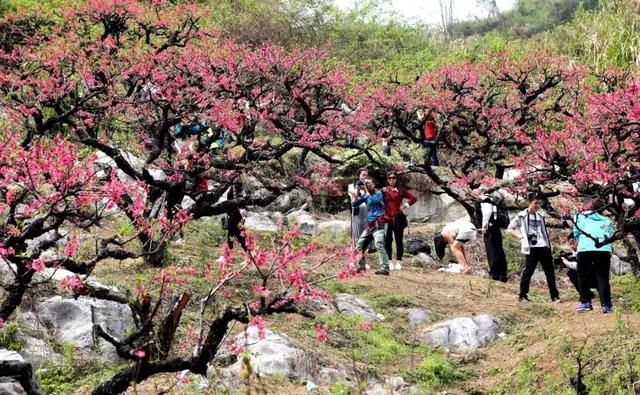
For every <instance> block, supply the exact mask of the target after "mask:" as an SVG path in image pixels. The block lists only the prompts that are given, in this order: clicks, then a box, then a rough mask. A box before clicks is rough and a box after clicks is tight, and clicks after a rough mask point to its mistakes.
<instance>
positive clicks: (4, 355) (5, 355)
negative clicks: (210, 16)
mask: <svg viewBox="0 0 640 395" xmlns="http://www.w3.org/2000/svg"><path fill="white" fill-rule="evenodd" d="M0 361H17V362H24V358H22V355H20V354H18V353H17V352H15V351H11V350H7V349H6V348H1V349H0Z"/></svg>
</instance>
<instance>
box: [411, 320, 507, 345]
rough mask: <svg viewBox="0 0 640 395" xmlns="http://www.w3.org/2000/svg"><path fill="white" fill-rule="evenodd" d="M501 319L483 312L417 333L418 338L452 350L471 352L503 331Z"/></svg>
mask: <svg viewBox="0 0 640 395" xmlns="http://www.w3.org/2000/svg"><path fill="white" fill-rule="evenodd" d="M501 327H502V323H501V322H500V320H498V319H496V318H494V317H491V316H489V315H486V314H483V315H479V316H476V317H473V318H469V317H459V318H454V319H451V320H447V321H443V322H440V323H437V324H435V325H433V326H431V327H429V328H427V329H426V330H425V331H423V332H421V333H419V334H418V335H416V340H418V341H420V342H424V343H427V344H430V345H432V346H442V347H445V348H447V349H450V350H454V351H461V352H470V351H474V350H476V349H478V348H480V347H483V346H484V345H486V344H487V342H489V341H490V340H492V339H494V338H496V337H497V336H498V333H499V332H500V331H501Z"/></svg>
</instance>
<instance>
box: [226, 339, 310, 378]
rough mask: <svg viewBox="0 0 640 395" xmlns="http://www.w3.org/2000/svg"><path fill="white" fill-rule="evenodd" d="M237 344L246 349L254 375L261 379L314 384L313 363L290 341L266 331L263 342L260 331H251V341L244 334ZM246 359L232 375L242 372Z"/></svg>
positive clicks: (236, 364)
mask: <svg viewBox="0 0 640 395" xmlns="http://www.w3.org/2000/svg"><path fill="white" fill-rule="evenodd" d="M236 343H237V344H238V345H241V346H242V347H244V349H245V351H247V352H248V353H249V356H250V358H251V365H252V367H253V369H254V371H255V372H256V373H258V374H260V375H275V376H280V377H286V378H288V379H291V380H310V379H312V378H313V366H314V364H313V362H312V361H311V360H310V359H309V357H307V355H306V353H305V352H304V351H303V350H300V349H298V348H295V347H293V345H292V344H291V340H289V337H288V336H286V335H282V334H276V333H273V332H272V331H270V330H268V329H266V330H265V331H264V336H263V337H262V339H261V338H260V337H259V333H258V329H257V328H255V327H249V328H248V329H247V337H246V338H245V334H244V333H241V334H240V335H238V336H237V338H236ZM241 360H242V358H241V357H239V358H238V362H236V363H235V364H234V365H233V366H231V367H230V368H229V370H230V371H231V372H239V371H240V365H241V362H242V361H241Z"/></svg>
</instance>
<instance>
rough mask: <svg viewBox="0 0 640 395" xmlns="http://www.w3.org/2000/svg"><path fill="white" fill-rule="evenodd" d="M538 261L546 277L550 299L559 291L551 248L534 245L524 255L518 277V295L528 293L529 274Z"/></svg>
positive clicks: (556, 296) (524, 295) (534, 268)
mask: <svg viewBox="0 0 640 395" xmlns="http://www.w3.org/2000/svg"><path fill="white" fill-rule="evenodd" d="M538 262H540V265H542V270H544V275H545V276H546V277H547V286H548V287H549V294H550V295H551V299H555V298H558V297H559V296H560V293H559V292H558V288H557V287H556V274H555V272H554V271H553V257H552V256H551V248H549V247H534V248H531V251H530V252H529V255H527V256H526V259H525V264H524V269H523V270H522V276H521V277H520V297H521V298H526V297H528V294H529V285H530V284H531V276H533V272H534V271H535V270H536V266H538Z"/></svg>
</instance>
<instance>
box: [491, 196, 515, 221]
mask: <svg viewBox="0 0 640 395" xmlns="http://www.w3.org/2000/svg"><path fill="white" fill-rule="evenodd" d="M489 203H491V204H492V205H494V206H496V213H495V214H496V215H495V216H494V215H492V216H491V220H490V221H489V222H490V223H491V225H497V226H498V227H499V228H501V229H507V227H508V226H509V222H510V220H509V211H508V210H507V202H505V200H504V198H503V197H502V196H494V197H491V198H490V199H489Z"/></svg>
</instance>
